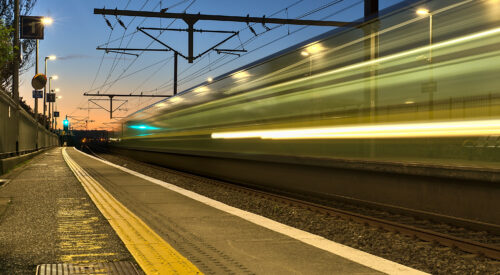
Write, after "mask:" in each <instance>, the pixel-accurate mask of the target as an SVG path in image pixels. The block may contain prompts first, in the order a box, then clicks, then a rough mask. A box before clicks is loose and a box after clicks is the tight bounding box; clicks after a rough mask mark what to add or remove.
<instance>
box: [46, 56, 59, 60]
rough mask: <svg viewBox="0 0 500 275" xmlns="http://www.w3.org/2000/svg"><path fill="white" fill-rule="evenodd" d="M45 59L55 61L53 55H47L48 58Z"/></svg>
mask: <svg viewBox="0 0 500 275" xmlns="http://www.w3.org/2000/svg"><path fill="white" fill-rule="evenodd" d="M47 59H49V60H56V59H57V57H56V56H55V55H49V56H47Z"/></svg>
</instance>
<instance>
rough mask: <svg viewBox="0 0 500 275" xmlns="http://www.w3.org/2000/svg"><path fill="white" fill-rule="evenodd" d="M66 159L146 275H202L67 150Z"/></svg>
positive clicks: (64, 155)
mask: <svg viewBox="0 0 500 275" xmlns="http://www.w3.org/2000/svg"><path fill="white" fill-rule="evenodd" d="M63 157H64V160H65V161H66V163H67V164H68V166H69V167H70V169H71V170H72V171H73V173H74V174H75V176H76V178H77V179H78V180H79V181H80V182H81V183H82V185H83V187H84V188H85V190H86V191H87V193H88V194H89V196H90V198H91V199H92V201H93V202H94V203H95V205H96V206H97V208H98V209H99V210H100V211H101V213H102V214H103V215H104V217H106V219H107V220H108V222H109V223H110V225H111V227H113V229H114V230H115V232H116V233H117V235H118V236H119V237H120V239H121V240H122V241H123V243H124V244H125V246H126V247H127V249H128V250H129V251H130V253H131V254H132V256H133V257H134V258H135V260H136V261H137V263H138V264H139V265H140V266H141V268H142V270H143V271H144V272H145V273H146V274H202V273H201V271H200V270H199V269H198V268H197V267H196V266H195V265H194V264H192V263H191V262H190V261H189V260H188V259H186V258H185V257H183V256H182V255H181V254H180V253H179V252H177V251H176V250H175V249H174V248H173V247H172V246H170V245H169V244H168V243H167V242H165V241H164V240H163V239H162V238H161V237H160V236H159V235H158V234H156V233H155V232H154V231H153V230H152V229H151V228H149V226H147V225H146V224H145V223H144V222H143V221H142V220H141V219H140V218H139V217H137V216H136V215H135V214H134V213H132V212H130V211H129V210H128V209H127V208H126V207H125V206H124V205H123V204H121V203H120V202H119V201H118V200H116V199H115V198H114V197H113V196H112V195H111V194H110V193H109V192H108V191H106V190H105V189H104V188H103V187H102V186H101V185H100V184H99V182H97V181H96V180H95V179H94V178H93V177H92V176H91V175H90V174H88V173H87V172H86V171H85V170H83V169H82V168H81V167H80V166H79V165H78V164H77V163H76V162H75V161H73V160H72V159H71V157H70V156H69V155H68V153H67V152H66V148H64V149H63Z"/></svg>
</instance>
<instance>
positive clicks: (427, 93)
mask: <svg viewBox="0 0 500 275" xmlns="http://www.w3.org/2000/svg"><path fill="white" fill-rule="evenodd" d="M418 3H425V6H416V5H410V6H408V5H406V6H404V7H403V6H400V7H399V8H394V7H392V8H388V9H387V10H385V11H382V12H381V14H382V16H381V17H380V18H379V20H377V21H375V22H371V23H369V24H366V25H364V26H363V27H359V28H344V29H340V28H339V29H336V30H334V31H331V32H329V33H327V34H325V35H322V36H321V37H319V38H318V39H316V40H315V41H311V42H310V43H306V44H303V45H298V46H296V47H292V48H290V49H287V50H286V51H283V52H281V53H279V54H275V55H272V56H270V57H268V58H264V59H262V60H261V61H259V62H256V63H254V64H251V65H250V66H245V67H242V68H240V69H238V70H235V71H234V72H230V73H228V74H226V75H223V76H220V77H217V78H214V79H213V80H211V81H209V82H205V83H202V84H200V85H198V86H197V87H193V88H192V89H189V90H186V91H184V92H182V93H180V94H178V95H177V96H175V97H172V98H170V99H167V100H164V101H162V102H161V103H158V104H155V105H152V106H150V107H148V108H146V109H144V110H141V111H139V112H137V113H135V114H133V115H132V116H130V117H129V118H128V119H127V120H126V121H125V122H124V124H123V131H122V132H123V136H122V138H121V140H120V145H119V146H128V147H134V148H140V149H148V148H149V149H151V148H162V150H163V151H166V152H168V151H169V150H172V151H175V152H179V151H183V150H184V151H185V152H190V153H193V152H199V153H203V154H210V153H213V152H216V153H218V154H224V153H227V154H234V153H237V154H239V155H241V156H243V157H245V156H247V157H252V156H257V155H275V156H284V157H286V156H301V157H307V158H315V157H321V158H325V157H326V158H333V159H336V158H343V159H362V160H376V161H403V162H405V161H407V162H420V163H432V164H435V163H439V164H448V163H450V164H456V163H460V164H462V165H467V164H470V165H477V164H481V165H485V166H488V165H495V162H497V161H498V160H499V159H500V154H499V153H498V152H499V151H500V122H499V119H500V105H499V104H500V91H499V87H500V77H499V74H498V73H499V72H500V24H499V23H500V21H499V18H500V8H499V6H500V4H499V3H498V1H489V0H484V1H470V0H466V1H452V0H439V1H438V0H435V1H425V2H418ZM419 9H425V10H426V12H422V11H419ZM484 14H487V16H484ZM372 31H375V34H376V35H371V32H372ZM137 125H147V127H146V128H144V129H141V128H140V127H138V126H137Z"/></svg>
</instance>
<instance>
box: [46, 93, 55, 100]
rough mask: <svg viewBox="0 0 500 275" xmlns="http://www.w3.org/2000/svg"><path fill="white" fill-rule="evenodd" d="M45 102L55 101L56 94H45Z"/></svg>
mask: <svg viewBox="0 0 500 275" xmlns="http://www.w3.org/2000/svg"><path fill="white" fill-rule="evenodd" d="M47 102H56V94H55V93H48V94H47Z"/></svg>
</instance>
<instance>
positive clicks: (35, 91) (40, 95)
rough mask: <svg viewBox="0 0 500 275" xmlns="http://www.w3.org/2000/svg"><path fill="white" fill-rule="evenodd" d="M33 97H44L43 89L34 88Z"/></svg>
mask: <svg viewBox="0 0 500 275" xmlns="http://www.w3.org/2000/svg"><path fill="white" fill-rule="evenodd" d="M33 98H43V91H42V90H33Z"/></svg>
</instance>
